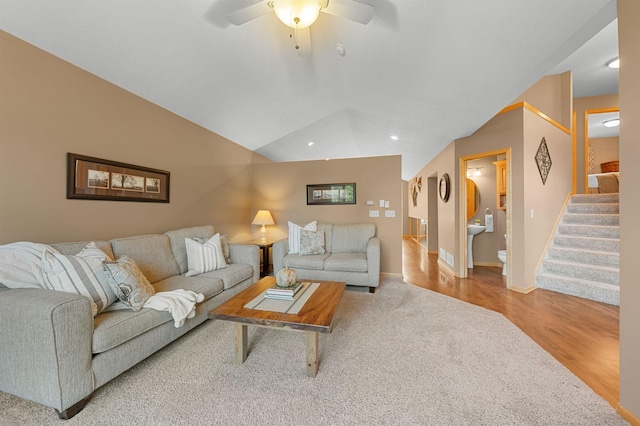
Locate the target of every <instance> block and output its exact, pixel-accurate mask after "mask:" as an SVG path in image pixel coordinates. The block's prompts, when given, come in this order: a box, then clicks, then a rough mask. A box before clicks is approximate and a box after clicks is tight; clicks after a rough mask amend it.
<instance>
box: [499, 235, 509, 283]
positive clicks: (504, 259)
mask: <svg viewBox="0 0 640 426" xmlns="http://www.w3.org/2000/svg"><path fill="white" fill-rule="evenodd" d="M504 240H505V241H507V234H504ZM498 259H500V262H502V275H504V276H506V275H507V251H506V250H498Z"/></svg>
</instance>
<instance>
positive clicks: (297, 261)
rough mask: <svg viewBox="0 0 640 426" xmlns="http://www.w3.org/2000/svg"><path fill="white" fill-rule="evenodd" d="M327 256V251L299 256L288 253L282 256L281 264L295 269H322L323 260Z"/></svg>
mask: <svg viewBox="0 0 640 426" xmlns="http://www.w3.org/2000/svg"><path fill="white" fill-rule="evenodd" d="M328 257H329V253H325V254H312V255H309V256H300V255H299V254H288V255H286V256H285V257H284V259H283V262H282V264H283V265H285V266H288V267H289V268H292V269H296V268H300V269H315V270H319V271H321V270H323V269H324V260H325V259H326V258H328Z"/></svg>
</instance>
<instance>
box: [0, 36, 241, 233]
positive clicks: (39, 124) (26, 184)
mask: <svg viewBox="0 0 640 426" xmlns="http://www.w3.org/2000/svg"><path fill="white" fill-rule="evenodd" d="M0 51H1V52H2V66H0V93H1V94H2V95H1V96H0V129H2V130H1V131H0V243H8V242H12V241H17V240H31V241H41V242H56V241H69V240H72V241H73V240H84V239H108V238H114V237H120V236H126V235H135V234H143V233H154V232H164V231H167V230H169V229H173V228H177V227H182V226H192V225H197V224H209V223H211V224H214V225H215V226H216V228H217V230H219V231H220V232H224V233H227V234H229V236H230V237H231V238H232V239H233V238H235V239H243V238H245V237H248V232H249V223H250V220H251V218H250V213H251V211H250V188H251V187H250V185H251V180H250V177H251V175H250V166H251V160H252V157H253V154H252V153H251V152H250V151H248V150H247V149H245V148H242V147H240V146H239V145H237V144H234V143H232V142H229V141H228V140H226V139H224V138H222V137H220V136H218V135H216V134H214V133H211V132H209V131H207V130H205V129H203V128H202V127H199V126H197V125H195V124H193V123H191V122H188V121H186V120H184V119H182V118H180V117H178V116H176V115H174V114H172V113H170V112H168V111H166V110H164V109H162V108H160V107H158V106H156V105H153V104H151V103H150V102H148V101H145V100H143V99H141V98H139V97H137V96H135V95H133V94H131V93H129V92H127V91H125V90H122V89H121V88H119V87H116V86H114V85H112V84H110V83H108V82H106V81H104V80H102V79H100V78H98V77H96V76H94V75H92V74H89V73H87V72H85V71H83V70H81V69H79V68H76V67H74V66H72V65H70V64H69V63H67V62H65V61H63V60H61V59H59V58H56V57H54V56H52V55H50V54H48V53H45V52H43V51H42V50H40V49H37V48H35V47H33V46H31V45H29V44H27V43H25V42H24V41H21V40H19V39H17V38H15V37H13V36H10V35H8V34H7V33H4V32H1V31H0ZM67 152H74V153H78V154H83V155H89V156H93V157H99V158H105V159H109V160H114V161H120V162H125V163H131V164H136V165H141V166H146V167H152V168H156V169H162V170H168V171H170V172H171V194H170V195H171V202H170V203H169V204H164V203H140V202H115V201H93V200H91V201H87V200H67V199H66V189H65V188H66V154H67Z"/></svg>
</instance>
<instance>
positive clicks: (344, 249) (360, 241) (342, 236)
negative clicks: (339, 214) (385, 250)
mask: <svg viewBox="0 0 640 426" xmlns="http://www.w3.org/2000/svg"><path fill="white" fill-rule="evenodd" d="M375 235H376V226H375V225H374V224H373V223H352V224H340V225H338V224H334V225H333V236H332V237H333V240H332V242H331V253H357V252H365V253H366V252H367V243H368V242H369V239H370V238H372V237H374V236H375Z"/></svg>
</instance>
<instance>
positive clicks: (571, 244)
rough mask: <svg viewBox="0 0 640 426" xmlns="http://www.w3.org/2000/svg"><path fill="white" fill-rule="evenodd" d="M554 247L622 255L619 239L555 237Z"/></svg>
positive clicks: (574, 236)
mask: <svg viewBox="0 0 640 426" xmlns="http://www.w3.org/2000/svg"><path fill="white" fill-rule="evenodd" d="M553 246H554V247H566V248H575V249H582V250H596V251H604V252H609V253H620V240H619V239H617V238H593V237H592V238H590V237H582V236H576V235H556V236H555V237H553Z"/></svg>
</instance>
